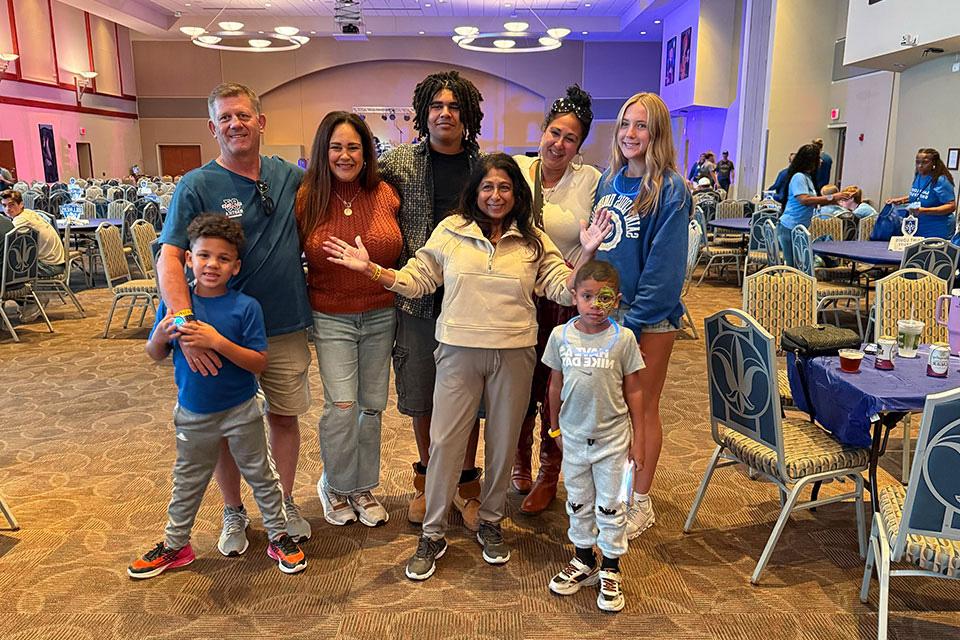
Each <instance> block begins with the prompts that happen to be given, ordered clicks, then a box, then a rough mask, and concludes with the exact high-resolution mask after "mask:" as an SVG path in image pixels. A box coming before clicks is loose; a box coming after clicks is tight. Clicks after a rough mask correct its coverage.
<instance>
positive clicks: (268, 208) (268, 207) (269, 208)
mask: <svg viewBox="0 0 960 640" xmlns="http://www.w3.org/2000/svg"><path fill="white" fill-rule="evenodd" d="M269 191H270V185H268V184H267V183H266V182H264V181H262V180H257V193H259V194H260V204H261V206H263V213H264V215H266V216H272V215H273V211H274V209H275V206H274V204H273V198H271V197H270V196H268V195H267V192H269Z"/></svg>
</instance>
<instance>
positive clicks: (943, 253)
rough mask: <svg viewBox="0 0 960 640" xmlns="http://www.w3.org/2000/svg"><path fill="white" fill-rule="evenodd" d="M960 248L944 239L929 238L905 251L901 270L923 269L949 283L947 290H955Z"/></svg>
mask: <svg viewBox="0 0 960 640" xmlns="http://www.w3.org/2000/svg"><path fill="white" fill-rule="evenodd" d="M958 259H960V247H958V246H957V245H955V244H953V243H952V242H950V241H949V240H944V239H942V238H927V239H926V240H921V241H920V242H917V243H915V244H912V245H910V246H909V247H907V248H906V249H904V250H903V259H902V260H901V261H900V268H901V269H910V268H917V269H923V270H924V271H927V272H929V273H932V274H933V275H935V276H937V277H938V278H941V279H943V280H946V281H947V289H953V279H954V277H955V276H956V274H957V261H958Z"/></svg>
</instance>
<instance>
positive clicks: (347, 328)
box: [313, 306, 396, 495]
mask: <svg viewBox="0 0 960 640" xmlns="http://www.w3.org/2000/svg"><path fill="white" fill-rule="evenodd" d="M395 328H396V314H395V312H394V308H393V306H390V307H387V308H384V309H374V310H373V311H366V312H364V313H343V314H327V313H320V312H317V311H314V312H313V342H314V346H315V347H316V349H317V362H318V363H319V366H320V381H321V382H322V383H323V415H322V416H321V417H320V428H319V435H320V456H321V458H322V459H323V475H324V478H325V479H326V483H327V486H328V487H330V489H331V490H333V491H335V492H337V493H339V494H342V495H350V494H352V493H359V492H361V491H367V490H370V489H373V488H374V487H376V486H377V485H378V484H379V483H380V424H381V421H382V417H383V410H384V409H386V407H387V394H388V392H389V382H390V353H391V351H392V350H393V337H394V330H395Z"/></svg>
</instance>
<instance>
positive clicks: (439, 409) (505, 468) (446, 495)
mask: <svg viewBox="0 0 960 640" xmlns="http://www.w3.org/2000/svg"><path fill="white" fill-rule="evenodd" d="M536 357H537V356H536V353H535V349H534V347H523V348H520V349H474V348H470V347H454V346H451V345H448V344H441V345H440V346H439V347H437V350H436V352H435V360H436V363H437V382H436V384H435V385H434V389H433V418H432V420H431V422H430V464H428V465H427V481H426V491H425V493H426V501H427V510H426V515H425V516H424V519H423V534H424V535H425V536H427V537H428V538H433V539H437V538H442V537H443V535H444V532H445V531H446V528H447V511H448V510H449V508H450V503H451V502H452V501H453V495H454V493H456V491H457V481H458V480H459V478H460V471H461V468H462V467H463V456H464V453H465V452H466V449H467V439H468V438H469V437H470V430H471V429H473V425H474V423H475V422H476V420H477V408H478V407H479V406H480V400H481V398H482V397H484V396H485V397H486V419H485V422H484V427H483V450H484V467H485V477H484V482H483V489H482V490H481V492H480V514H479V515H480V519H481V520H483V521H485V522H494V523H497V522H500V521H501V520H502V519H503V514H504V508H505V506H506V501H507V483H508V482H509V481H510V469H511V468H512V466H513V458H514V456H515V454H516V452H517V441H518V440H519V439H520V425H521V424H522V423H523V416H524V415H525V414H526V412H527V405H528V404H529V402H530V380H531V379H532V378H533V367H534V365H535V364H536Z"/></svg>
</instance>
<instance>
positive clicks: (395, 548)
mask: <svg viewBox="0 0 960 640" xmlns="http://www.w3.org/2000/svg"><path fill="white" fill-rule="evenodd" d="M739 297H740V294H739V291H738V290H737V289H736V288H734V287H732V286H729V285H726V286H710V285H704V286H703V287H700V288H695V289H693V290H692V291H691V293H690V295H689V297H688V303H689V305H690V307H691V309H692V312H693V315H694V318H695V319H696V321H697V322H698V323H700V322H702V319H703V317H704V316H705V315H707V314H709V313H712V312H714V311H716V310H718V309H720V308H723V307H725V306H738V305H739ZM80 298H81V300H82V302H83V303H84V304H85V305H86V306H87V309H88V317H87V318H86V319H83V320H81V319H77V318H76V314H75V313H74V312H73V311H71V310H70V309H68V308H66V307H62V306H59V305H52V306H51V317H52V319H53V322H54V325H55V328H56V333H54V334H49V333H46V331H45V329H43V328H42V325H41V324H32V325H28V326H27V327H25V328H23V330H22V331H21V332H20V335H21V339H22V342H21V343H19V344H14V343H13V342H12V341H11V340H10V339H9V337H8V336H7V335H6V334H3V335H2V336H0V363H2V367H0V388H2V389H3V398H4V401H3V403H2V405H0V491H2V493H3V495H4V496H5V497H6V498H7V500H8V502H9V504H10V505H11V507H12V509H13V510H14V512H15V514H16V516H17V517H18V518H19V520H20V524H21V527H22V529H21V530H20V531H17V532H2V533H0V591H2V592H3V597H2V600H0V602H2V603H3V606H2V609H0V633H2V635H3V637H5V638H8V639H9V638H113V637H116V638H147V637H151V638H152V637H165V638H240V637H250V638H260V637H291V638H293V637H296V638H310V639H315V638H343V639H348V638H350V639H354V638H356V639H359V638H370V639H376V640H384V639H387V638H417V639H419V638H489V639H507V638H510V639H514V638H517V639H519V638H587V637H589V638H601V637H602V638H607V637H610V638H614V637H628V638H661V637H662V638H672V639H676V640H679V639H691V640H692V639H702V638H736V639H747V638H763V639H770V638H778V639H779V638H783V639H801V638H804V639H811V640H813V639H816V640H828V639H833V638H838V639H839V638H873V637H875V634H876V623H877V616H876V586H874V589H873V593H872V594H871V600H870V604H868V605H862V604H861V603H860V602H859V600H858V590H859V584H860V578H861V575H862V571H863V564H862V560H861V559H860V557H859V555H858V553H857V544H856V537H855V524H854V522H855V520H854V510H853V506H852V505H851V504H842V505H831V506H827V507H821V508H820V509H819V510H818V512H817V513H806V512H805V513H802V514H799V515H797V516H796V517H794V518H792V519H791V521H790V523H789V525H788V527H787V529H786V531H785V533H784V535H783V537H782V539H781V541H780V544H779V546H778V547H777V549H776V552H775V553H774V555H773V558H772V560H771V562H770V564H769V566H768V568H767V571H766V573H765V574H764V576H763V580H762V584H761V585H760V586H758V587H752V586H750V584H749V580H748V578H749V575H750V573H751V571H752V570H753V567H754V565H755V563H756V561H757V559H758V557H759V555H760V551H761V550H762V548H763V545H764V543H765V541H766V538H767V536H768V535H769V533H770V530H771V527H772V525H773V522H774V520H775V519H776V514H777V512H778V510H779V504H778V501H777V493H776V491H775V489H774V488H773V487H772V486H771V485H769V484H767V483H763V482H753V481H750V480H749V479H747V478H746V476H745V475H744V474H743V473H742V471H741V470H739V469H738V470H730V469H726V470H721V471H719V472H718V473H717V474H716V476H715V477H714V480H713V483H712V486H711V489H710V491H709V492H708V494H707V497H706V500H705V503H704V506H703V508H702V509H701V512H700V516H699V523H698V528H697V529H696V531H695V532H694V533H691V534H689V535H684V534H683V533H681V526H682V523H683V519H684V518H685V516H686V512H687V510H688V509H689V507H690V502H691V500H692V496H693V493H694V491H695V489H696V487H697V484H698V483H699V481H700V478H701V475H702V473H703V470H704V467H705V464H706V460H707V457H708V454H709V452H710V451H711V449H712V443H711V440H710V435H709V424H708V420H707V418H706V391H705V390H706V375H705V360H704V351H703V341H702V340H693V339H691V338H685V339H681V340H680V341H678V342H677V346H676V349H675V350H674V353H673V359H672V361H671V364H670V371H669V375H668V379H667V385H666V389H665V391H664V395H663V407H662V409H663V422H664V431H665V433H664V448H663V456H662V457H661V459H660V467H659V471H658V476H657V478H658V479H657V483H656V485H655V487H654V492H653V498H654V500H655V506H656V511H657V525H656V526H655V527H654V528H653V529H651V530H649V531H648V532H646V533H645V534H644V535H643V536H642V537H641V538H640V539H638V540H636V541H634V543H632V544H631V549H630V552H629V554H628V555H627V556H626V558H625V559H624V562H623V569H624V574H625V591H626V596H627V607H626V609H625V610H624V611H623V612H622V613H620V614H617V615H611V614H604V613H601V612H599V611H598V610H597V608H596V604H595V597H596V594H595V592H594V591H593V590H584V591H582V592H580V593H578V594H576V595H575V596H572V597H568V598H559V597H556V596H553V595H551V594H550V593H549V592H548V590H547V587H546V585H547V582H548V580H549V579H550V577H551V576H552V575H553V574H554V573H555V572H556V571H557V570H558V569H559V568H560V567H561V566H562V565H563V563H564V562H565V561H566V560H567V559H568V558H569V556H570V555H571V548H570V546H569V544H568V543H567V541H566V536H565V531H566V517H565V514H564V512H563V508H562V502H561V501H558V502H557V503H555V504H554V506H553V507H552V508H551V509H550V510H549V511H548V512H546V513H545V514H543V515H542V516H540V517H525V516H522V515H520V514H519V513H518V512H517V507H518V505H519V498H518V497H517V496H515V495H511V496H510V498H509V506H510V511H511V517H510V518H508V519H507V520H506V521H505V532H506V536H507V540H508V542H510V543H512V544H513V545H514V548H515V552H514V556H513V559H512V560H511V561H510V562H509V563H508V564H507V565H505V566H502V567H492V566H489V565H487V564H486V563H485V562H484V561H483V560H482V558H481V557H480V551H479V547H478V545H477V543H476V542H475V541H474V540H473V539H472V538H471V537H470V536H469V535H466V533H465V530H464V529H463V528H462V526H460V524H461V523H460V520H459V516H457V515H452V516H451V528H450V531H449V534H448V540H449V542H450V543H451V548H450V549H449V550H448V552H447V554H446V556H445V557H444V558H443V559H442V560H441V561H440V562H439V563H438V570H437V573H436V575H435V576H434V577H433V578H432V579H430V580H429V581H427V582H425V583H422V584H417V583H413V582H411V581H409V580H407V579H406V578H405V577H404V575H403V563H404V562H405V561H406V559H407V558H408V557H409V556H410V554H411V553H412V552H413V550H414V548H415V546H416V539H417V535H418V530H417V529H416V528H414V527H412V526H411V525H409V524H408V523H407V521H406V503H407V500H408V499H409V497H410V495H411V492H412V485H411V472H410V464H411V463H412V462H413V461H414V460H415V457H416V454H415V446H414V442H413V437H412V434H411V430H410V426H409V421H408V420H406V419H404V418H403V417H402V416H400V415H399V414H398V413H397V411H396V407H395V406H394V404H393V400H392V399H391V404H390V406H389V408H388V411H387V413H386V417H385V420H384V429H383V465H382V467H383V468H382V472H381V480H382V485H381V487H380V489H379V495H380V496H381V497H382V498H383V500H384V502H385V504H386V506H387V508H388V509H389V511H390V516H391V519H390V522H389V523H388V524H387V525H386V526H384V527H381V528H378V529H368V528H366V527H364V526H362V525H359V524H354V525H351V526H347V527H342V528H338V527H333V526H330V525H328V524H326V523H325V522H324V520H323V516H322V513H321V507H320V503H319V500H318V499H317V495H316V492H315V488H314V487H315V483H316V481H317V479H318V477H319V474H320V456H319V452H318V449H317V438H316V430H315V425H316V423H317V419H318V416H319V409H320V405H321V403H320V391H319V390H320V384H319V380H318V379H317V378H316V367H315V366H314V378H313V383H314V385H313V388H314V404H313V409H312V410H311V411H310V413H308V414H307V415H305V416H303V418H302V421H301V424H302V427H303V429H302V430H303V445H302V453H301V457H300V464H299V469H298V477H297V491H296V495H297V498H298V501H299V502H300V504H301V505H302V506H303V507H304V510H305V513H306V516H307V517H308V518H309V520H310V522H311V524H312V525H313V530H314V535H313V538H312V539H311V540H310V541H309V542H308V543H306V544H305V546H304V549H305V551H306V553H307V556H308V560H309V566H308V568H307V570H306V571H305V572H304V573H302V574H299V575H296V576H286V575H283V574H281V573H280V572H279V571H277V569H276V565H275V564H274V563H273V562H272V561H270V560H269V559H268V558H267V557H266V555H265V553H264V551H265V547H264V545H265V536H264V533H263V529H262V527H261V526H260V522H259V518H258V517H254V522H253V524H252V527H251V529H250V534H249V535H250V539H251V545H250V549H249V551H248V552H247V553H246V555H244V556H243V557H240V558H224V557H222V556H221V555H220V554H219V553H218V552H217V550H216V548H215V544H216V538H217V535H218V533H219V525H220V503H219V496H218V492H217V491H216V489H215V488H213V489H211V490H210V491H209V492H208V494H207V496H206V498H205V500H204V503H203V508H202V509H201V512H200V516H199V519H198V523H197V526H196V529H195V531H194V539H193V543H194V547H195V549H196V551H197V554H198V559H197V562H195V563H194V564H193V565H191V566H189V567H187V568H185V569H181V570H176V571H171V572H169V573H167V574H164V575H162V576H160V577H158V578H155V579H152V580H146V581H143V582H134V581H132V580H130V579H129V578H128V577H127V576H126V573H125V568H126V565H127V563H128V562H129V561H130V559H131V558H132V557H134V555H136V554H137V553H139V552H142V551H144V550H146V549H147V548H148V547H149V546H151V545H152V544H153V543H155V542H156V541H157V540H159V539H160V538H161V536H162V527H163V524H164V522H165V509H166V504H167V501H168V499H169V492H170V469H171V466H172V463H173V451H174V447H173V438H172V432H171V425H170V415H171V409H172V406H173V401H174V391H175V388H174V384H173V379H172V367H171V366H170V365H169V364H162V365H155V364H153V363H151V362H149V361H148V359H147V357H146V356H145V355H144V353H143V341H144V339H145V337H146V330H126V331H123V330H120V329H119V325H117V330H115V331H114V333H113V337H112V338H111V339H109V340H103V339H101V338H100V332H101V331H102V329H103V322H104V318H105V316H106V309H107V304H108V295H107V293H106V292H105V291H104V290H103V289H99V290H92V291H85V292H83V293H81V294H80ZM915 422H916V421H915ZM887 457H888V460H886V461H884V466H885V467H886V468H887V470H888V471H890V472H891V473H894V474H897V475H898V474H899V470H898V469H896V468H893V467H889V466H887V465H890V464H891V463H892V462H894V461H895V460H894V459H895V458H897V457H898V456H897V455H895V454H894V455H888V456H887ZM884 476H885V477H886V481H889V476H888V475H887V474H886V473H884ZM245 495H246V496H247V498H246V502H247V505H248V507H249V508H251V510H252V511H253V513H254V514H256V509H255V505H254V503H253V500H252V498H250V496H249V492H247V493H246V494H245ZM890 605H891V610H892V613H891V618H890V624H891V637H896V638H901V639H908V638H909V639H921V638H922V639H929V638H960V617H958V611H960V585H957V584H956V583H950V582H939V581H934V580H929V579H899V580H895V581H894V582H893V584H892V591H891V599H890Z"/></svg>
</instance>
